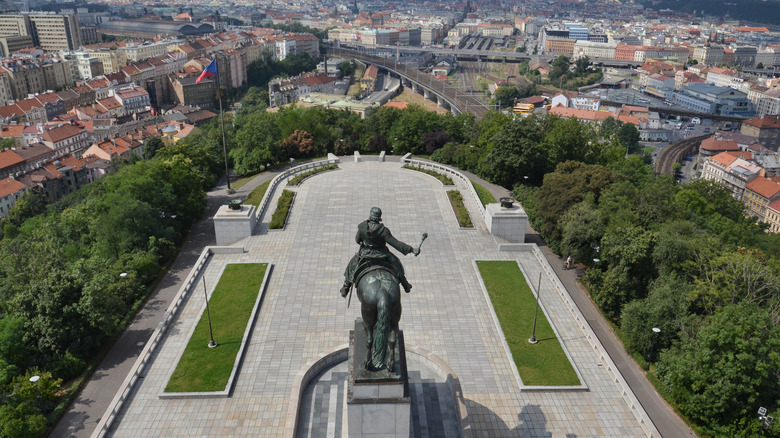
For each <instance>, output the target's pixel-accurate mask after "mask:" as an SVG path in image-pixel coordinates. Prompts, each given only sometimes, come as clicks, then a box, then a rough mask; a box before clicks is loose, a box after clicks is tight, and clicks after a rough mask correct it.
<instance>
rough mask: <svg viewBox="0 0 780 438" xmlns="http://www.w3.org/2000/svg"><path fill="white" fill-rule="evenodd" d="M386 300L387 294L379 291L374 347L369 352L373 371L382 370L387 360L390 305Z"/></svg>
mask: <svg viewBox="0 0 780 438" xmlns="http://www.w3.org/2000/svg"><path fill="white" fill-rule="evenodd" d="M387 298H388V297H387V293H385V292H384V291H381V292H380V297H379V301H378V302H377V303H376V313H377V315H376V325H375V326H374V346H373V351H372V352H371V364H372V365H373V366H374V368H375V369H381V368H383V367H384V366H385V359H386V358H387V328H388V321H389V319H390V303H388V302H387V301H388V300H387Z"/></svg>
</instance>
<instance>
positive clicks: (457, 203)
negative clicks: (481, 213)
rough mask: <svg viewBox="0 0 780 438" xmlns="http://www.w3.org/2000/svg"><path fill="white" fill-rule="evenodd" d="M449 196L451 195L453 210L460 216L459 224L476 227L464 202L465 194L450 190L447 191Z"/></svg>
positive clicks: (464, 226)
mask: <svg viewBox="0 0 780 438" xmlns="http://www.w3.org/2000/svg"><path fill="white" fill-rule="evenodd" d="M447 196H449V197H450V205H452V210H453V211H454V212H455V216H457V218H458V224H459V225H460V226H461V227H462V228H474V224H473V223H471V217H470V216H469V212H468V210H466V206H465V205H464V204H463V196H462V195H461V194H460V192H459V191H457V190H450V191H448V192H447Z"/></svg>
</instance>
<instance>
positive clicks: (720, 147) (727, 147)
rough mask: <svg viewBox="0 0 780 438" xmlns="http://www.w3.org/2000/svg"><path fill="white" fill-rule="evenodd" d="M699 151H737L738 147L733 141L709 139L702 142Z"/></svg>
mask: <svg viewBox="0 0 780 438" xmlns="http://www.w3.org/2000/svg"><path fill="white" fill-rule="evenodd" d="M699 149H700V150H705V151H738V150H739V145H738V144H737V142H736V141H733V140H716V139H715V137H710V138H707V139H704V140H702V142H701V146H699Z"/></svg>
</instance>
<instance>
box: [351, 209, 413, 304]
mask: <svg viewBox="0 0 780 438" xmlns="http://www.w3.org/2000/svg"><path fill="white" fill-rule="evenodd" d="M355 242H357V244H358V245H360V249H359V250H358V252H357V253H355V255H354V256H353V257H352V260H350V261H349V265H347V269H346V270H345V271H344V286H342V287H341V296H342V297H346V296H347V294H348V293H349V290H350V288H351V287H352V283H354V282H355V278H356V277H357V274H358V273H359V272H361V271H363V270H364V269H365V268H368V267H370V266H374V265H378V264H379V265H385V266H388V267H389V268H391V269H392V270H393V271H395V272H394V274H395V275H396V276H397V277H398V281H399V282H400V283H401V285H402V286H403V288H404V290H405V291H406V292H409V291H410V290H412V285H411V284H409V282H408V281H407V280H406V274H405V273H404V267H403V266H402V265H401V260H399V259H398V257H397V256H396V255H395V254H393V253H392V252H390V250H389V249H388V248H387V245H390V246H392V247H393V248H395V249H397V250H398V251H399V252H400V253H401V254H403V255H407V254H409V253H412V254H414V255H417V254H419V253H420V249H419V248H412V247H411V246H410V245H407V244H406V243H404V242H401V241H400V240H398V239H396V238H395V237H393V235H392V234H391V233H390V230H388V229H387V227H385V226H384V225H382V210H380V209H379V208H378V207H372V208H371V212H370V213H369V216H368V220H366V221H363V222H361V223H360V225H358V231H357V234H356V235H355Z"/></svg>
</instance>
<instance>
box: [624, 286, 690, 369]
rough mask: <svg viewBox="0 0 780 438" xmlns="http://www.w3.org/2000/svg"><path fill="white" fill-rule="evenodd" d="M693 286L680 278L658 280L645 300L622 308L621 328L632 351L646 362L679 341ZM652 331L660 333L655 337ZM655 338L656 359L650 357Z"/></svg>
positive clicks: (633, 302)
mask: <svg viewBox="0 0 780 438" xmlns="http://www.w3.org/2000/svg"><path fill="white" fill-rule="evenodd" d="M690 290H691V285H690V283H688V282H687V281H685V279H683V278H681V277H680V276H678V275H677V274H671V275H668V276H662V277H659V278H658V279H657V280H656V281H655V283H654V284H653V286H652V287H651V290H650V293H649V294H648V295H647V297H646V298H643V299H639V300H634V301H631V302H630V303H628V304H626V305H625V307H623V312H622V313H621V316H620V328H621V329H622V330H623V333H625V335H626V339H627V345H626V347H628V348H629V349H631V350H634V351H637V352H639V353H641V354H642V355H643V356H644V357H645V359H647V360H651V359H653V360H654V359H657V358H658V354H657V353H659V352H660V351H662V350H664V349H666V348H668V347H670V346H671V345H672V342H673V341H674V340H676V339H677V338H678V333H679V332H680V330H681V327H683V325H684V324H685V320H686V318H687V317H688V314H689V312H688V292H689V291H690ZM653 327H657V328H660V329H661V332H660V333H658V334H657V335H654V334H653V330H652V329H653ZM653 338H655V353H656V354H655V355H654V358H649V357H648V356H647V355H648V354H649V352H650V349H651V347H652V346H653V340H654V339H653Z"/></svg>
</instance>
